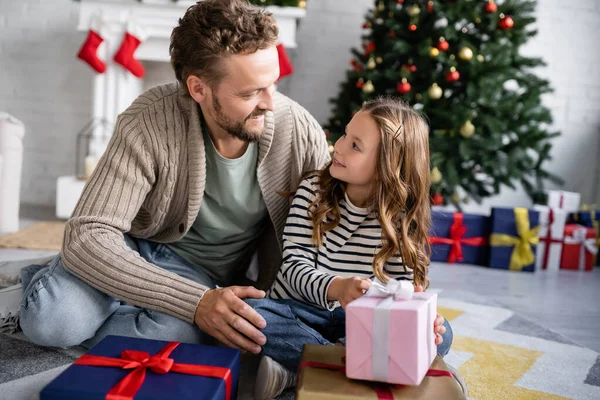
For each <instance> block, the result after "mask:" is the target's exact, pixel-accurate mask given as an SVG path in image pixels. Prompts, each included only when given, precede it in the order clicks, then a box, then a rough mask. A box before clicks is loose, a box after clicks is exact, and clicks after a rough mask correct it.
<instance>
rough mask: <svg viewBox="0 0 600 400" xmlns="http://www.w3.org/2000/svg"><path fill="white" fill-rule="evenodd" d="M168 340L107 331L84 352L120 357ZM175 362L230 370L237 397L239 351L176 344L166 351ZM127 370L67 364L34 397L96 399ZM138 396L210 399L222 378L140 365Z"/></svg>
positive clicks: (217, 399)
mask: <svg viewBox="0 0 600 400" xmlns="http://www.w3.org/2000/svg"><path fill="white" fill-rule="evenodd" d="M168 343H169V342H164V341H159V340H148V339H137V338H129V337H123V336H107V337H106V338H104V339H103V340H102V341H101V342H100V343H98V344H97V345H96V346H94V347H93V348H92V349H90V350H89V351H88V352H87V353H86V355H93V356H104V357H110V358H121V353H122V352H123V351H124V350H136V351H143V352H147V353H149V354H150V355H151V356H152V355H155V354H157V353H158V352H159V351H160V350H161V349H162V348H163V347H164V346H165V345H167V344H168ZM169 358H172V359H173V360H174V363H175V364H193V365H203V366H214V367H223V368H227V369H229V370H231V383H232V386H231V399H235V398H236V397H237V385H238V379H239V376H240V351H239V350H236V349H229V348H222V347H213V346H203V345H195V344H187V343H181V344H179V345H178V346H177V347H176V348H175V349H174V350H173V351H172V352H171V354H170V355H169ZM131 371H132V370H131V369H123V368H120V367H105V366H88V365H77V364H73V365H71V366H70V367H69V368H67V369H66V370H65V371H64V372H63V373H62V374H60V375H59V376H58V377H57V378H56V379H54V380H53V381H52V382H50V383H49V384H48V385H47V386H46V387H45V388H44V389H43V390H42V392H41V393H40V400H59V399H61V400H64V399H98V400H104V399H105V398H106V395H107V393H108V392H109V391H110V390H111V389H112V388H113V387H114V386H115V385H117V384H118V383H119V382H120V381H121V380H122V379H123V378H124V377H125V376H127V375H128V374H129V373H131ZM134 398H135V399H136V400H137V399H143V400H146V399H147V400H150V399H153V400H158V399H162V400H164V399H177V400H183V399H214V400H224V399H225V398H226V385H225V380H224V379H221V378H213V377H206V376H198V375H190V374H184V373H178V372H173V371H170V372H167V373H166V374H158V373H155V372H153V371H152V370H150V369H149V368H148V369H146V376H145V379H144V382H143V383H142V386H141V387H140V389H139V390H138V392H137V393H136V394H135V397H134Z"/></svg>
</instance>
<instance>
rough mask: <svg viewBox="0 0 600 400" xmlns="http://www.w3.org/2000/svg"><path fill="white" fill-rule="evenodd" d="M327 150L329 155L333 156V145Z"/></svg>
mask: <svg viewBox="0 0 600 400" xmlns="http://www.w3.org/2000/svg"><path fill="white" fill-rule="evenodd" d="M327 150H329V154H333V151H334V148H333V145H332V144H330V145H329V147H328V148H327Z"/></svg>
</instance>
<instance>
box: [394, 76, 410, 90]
mask: <svg viewBox="0 0 600 400" xmlns="http://www.w3.org/2000/svg"><path fill="white" fill-rule="evenodd" d="M396 90H398V93H401V94H406V93H408V92H410V83H408V82H407V80H406V78H404V79H402V82H398V84H397V85H396Z"/></svg>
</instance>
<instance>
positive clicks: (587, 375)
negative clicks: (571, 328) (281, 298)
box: [0, 293, 600, 400]
mask: <svg viewBox="0 0 600 400" xmlns="http://www.w3.org/2000/svg"><path fill="white" fill-rule="evenodd" d="M452 296H453V297H452V298H450V297H448V298H446V297H445V296H444V293H441V294H440V299H439V303H440V312H441V313H442V314H443V315H444V316H445V317H446V318H447V319H448V320H450V321H451V322H452V327H453V330H454V334H455V337H454V343H453V345H452V350H451V351H450V353H449V354H448V355H447V356H446V362H447V363H448V364H450V365H452V366H454V367H456V368H458V370H459V371H460V373H461V374H462V375H463V377H464V378H465V380H466V382H467V385H468V388H469V398H471V399H480V400H487V399H522V400H529V399H536V400H537V399H539V400H542V399H544V400H546V399H547V400H554V399H582V400H583V399H600V357H599V355H598V353H596V352H594V351H592V350H590V349H587V348H584V347H582V346H579V345H577V344H575V343H573V342H572V341H570V340H569V339H567V338H565V337H563V336H560V335H558V334H556V333H554V332H551V331H549V330H547V329H545V328H543V327H541V326H539V325H536V324H534V323H532V322H531V321H529V320H526V319H524V318H523V317H521V316H519V315H518V314H515V313H514V312H512V311H510V310H507V309H505V308H502V307H499V306H496V305H490V303H489V302H488V301H487V300H486V299H485V298H481V297H479V296H476V295H473V294H470V293H462V294H461V293H452ZM81 353H82V350H81V349H70V350H55V349H47V348H41V347H39V346H35V345H33V344H31V343H29V342H28V341H27V340H26V339H25V338H24V337H23V336H22V334H16V335H0V360H1V361H0V399H10V400H25V399H28V400H29V399H37V398H38V393H39V392H40V390H41V389H42V388H43V387H44V386H45V385H46V384H47V383H48V382H50V381H51V380H52V379H54V378H55V377H56V376H57V375H58V374H60V372H62V371H63V370H64V369H65V368H66V367H67V366H68V365H70V363H71V362H72V361H73V360H74V359H75V358H76V357H77V356H78V355H79V354H81ZM257 362H258V359H257V358H256V357H254V358H246V359H243V364H242V376H241V382H240V396H239V397H238V399H242V400H246V399H248V400H249V399H251V398H252V396H251V395H250V393H252V385H253V371H256V367H257ZM292 398H293V391H291V390H290V391H287V392H286V393H284V395H282V396H280V399H285V400H287V399H292Z"/></svg>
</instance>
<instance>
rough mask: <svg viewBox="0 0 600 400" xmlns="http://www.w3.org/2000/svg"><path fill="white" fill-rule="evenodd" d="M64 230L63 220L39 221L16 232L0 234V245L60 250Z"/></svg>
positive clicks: (15, 247)
mask: <svg viewBox="0 0 600 400" xmlns="http://www.w3.org/2000/svg"><path fill="white" fill-rule="evenodd" d="M64 231H65V223H64V222H60V221H52V222H39V223H37V224H35V225H32V226H30V227H28V228H25V229H21V230H20V231H18V232H15V233H9V234H6V235H3V236H0V247H5V248H12V249H29V250H56V251H60V247H61V245H62V240H63V234H64Z"/></svg>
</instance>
